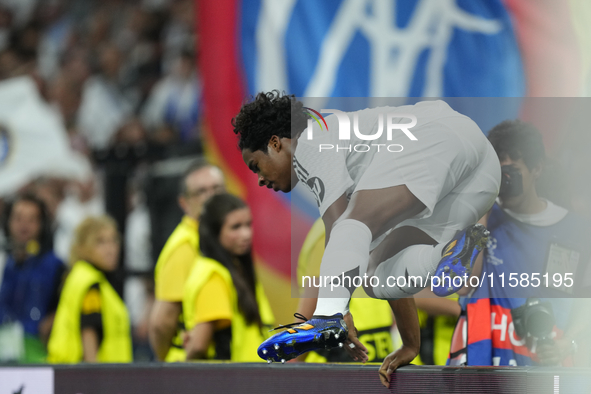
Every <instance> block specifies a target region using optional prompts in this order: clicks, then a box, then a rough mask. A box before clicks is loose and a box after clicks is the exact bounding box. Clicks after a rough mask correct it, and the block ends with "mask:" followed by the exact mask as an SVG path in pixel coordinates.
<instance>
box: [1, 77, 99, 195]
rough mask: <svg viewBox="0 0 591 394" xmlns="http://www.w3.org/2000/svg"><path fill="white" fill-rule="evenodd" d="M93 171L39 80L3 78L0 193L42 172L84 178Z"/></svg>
mask: <svg viewBox="0 0 591 394" xmlns="http://www.w3.org/2000/svg"><path fill="white" fill-rule="evenodd" d="M89 173H90V165H89V163H88V160H87V159H86V158H85V157H84V156H83V155H81V154H79V153H77V152H75V151H73V150H72V149H71V147H70V144H69V140H68V136H67V132H66V129H65V127H64V125H63V123H62V121H61V118H60V117H59V116H58V115H57V114H56V113H55V112H54V111H53V110H52V108H51V107H50V106H49V105H48V104H47V103H46V102H44V101H43V99H42V98H41V97H40V96H39V93H38V91H37V87H36V86H35V82H34V81H33V80H32V79H31V78H29V77H19V78H13V79H9V80H7V81H2V82H0V196H3V195H7V194H11V193H14V192H15V191H16V190H17V189H18V188H20V187H21V186H23V185H25V184H27V183H28V182H30V181H31V180H33V179H35V178H37V177H39V176H51V177H59V178H66V179H78V180H83V179H85V178H86V177H87V176H88V174H89Z"/></svg>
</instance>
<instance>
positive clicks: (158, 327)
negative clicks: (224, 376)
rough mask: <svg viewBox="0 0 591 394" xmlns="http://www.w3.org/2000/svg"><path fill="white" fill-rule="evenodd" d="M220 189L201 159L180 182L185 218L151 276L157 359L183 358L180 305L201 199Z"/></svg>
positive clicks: (214, 171) (214, 172)
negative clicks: (153, 293) (153, 282)
mask: <svg viewBox="0 0 591 394" xmlns="http://www.w3.org/2000/svg"><path fill="white" fill-rule="evenodd" d="M224 189H225V188H224V177H223V174H222V172H221V171H220V170H219V168H217V167H214V166H212V165H210V164H208V163H207V162H206V161H205V160H197V161H195V162H194V163H192V164H191V165H190V166H189V168H188V169H187V171H186V172H185V174H184V176H183V178H182V180H181V187H180V194H179V205H180V206H181V208H182V210H183V211H184V213H185V216H184V217H183V219H182V221H181V222H180V223H179V225H178V226H177V228H176V229H175V230H174V232H173V233H172V234H171V235H170V238H169V239H168V241H167V242H166V244H165V245H164V248H163V249H162V252H161V253H160V257H158V261H157V263H156V269H155V273H154V280H155V283H156V289H155V293H156V294H155V297H156V301H155V302H154V307H153V309H152V313H151V317H150V343H151V345H152V349H153V350H154V353H155V355H156V357H157V359H159V360H166V361H184V360H185V359H186V356H185V353H184V351H183V348H182V346H183V343H182V338H181V332H182V330H184V325H183V323H182V304H181V303H182V300H183V289H184V286H185V282H186V280H187V277H188V276H189V272H190V271H191V268H192V267H193V263H194V262H195V258H196V257H197V252H198V250H199V236H198V233H197V227H198V224H197V219H198V218H199V215H200V214H201V208H202V206H203V203H204V202H205V200H207V198H208V197H210V196H211V195H213V194H215V193H219V192H222V191H224ZM179 318H180V320H179Z"/></svg>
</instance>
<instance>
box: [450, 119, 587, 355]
mask: <svg viewBox="0 0 591 394" xmlns="http://www.w3.org/2000/svg"><path fill="white" fill-rule="evenodd" d="M488 138H489V140H490V142H491V143H492V145H493V147H494V148H495V151H496V152H497V155H498V156H499V160H500V162H501V169H502V184H501V190H500V193H499V199H498V200H497V204H495V205H494V206H493V208H492V209H491V210H490V211H489V212H488V214H487V215H486V216H485V217H484V218H483V219H482V220H481V223H483V224H485V225H486V226H487V228H488V229H489V231H490V233H491V236H490V238H489V241H488V247H487V249H486V250H485V253H483V257H482V258H481V259H482V260H481V262H478V261H477V263H476V267H475V270H474V272H473V275H477V276H478V275H481V273H482V276H481V278H480V279H481V280H484V281H485V282H486V280H487V279H488V278H489V277H490V276H491V275H492V276H494V277H495V278H496V279H497V281H496V282H495V283H494V286H493V285H491V283H490V282H488V285H485V286H482V287H476V288H475V289H473V290H471V291H470V294H469V296H467V297H464V298H462V299H461V300H460V304H461V306H462V316H461V317H460V320H459V321H458V325H457V326H456V330H455V333H454V337H453V339H452V347H451V352H450V359H449V361H448V363H449V364H451V365H493V366H498V365H510V366H518V365H519V366H526V365H554V366H556V365H562V366H570V365H573V363H574V364H575V365H577V366H580V364H581V356H584V355H583V354H582V353H584V352H581V349H580V347H581V346H580V345H581V343H583V342H584V341H585V337H586V335H584V334H585V332H584V330H587V324H586V323H585V322H584V321H583V320H584V318H585V317H584V313H580V311H581V310H584V309H582V308H583V307H584V306H582V305H583V304H584V303H585V302H586V301H585V300H580V299H578V300H575V299H572V298H561V297H564V296H565V295H566V296H569V295H568V294H565V293H560V292H561V291H563V290H555V291H554V293H552V295H553V296H554V295H556V296H557V297H556V298H551V299H538V298H534V297H536V296H537V295H539V294H542V291H544V290H542V289H543V286H540V287H538V288H534V287H527V286H524V285H523V284H522V285H520V286H521V287H520V288H511V287H510V286H509V285H508V283H507V281H505V283H504V286H502V285H501V283H500V282H499V281H498V278H499V277H501V276H502V275H504V277H505V278H509V277H510V275H512V274H513V275H517V276H519V277H521V275H522V274H524V273H525V274H527V275H530V276H531V274H533V273H539V274H540V275H544V273H546V272H557V271H558V267H556V264H557V263H556V262H557V261H560V260H561V257H563V256H565V255H566V256H567V259H568V260H569V261H570V263H569V268H568V271H569V272H570V271H571V270H572V271H573V272H570V273H571V275H572V276H573V277H575V278H576V276H577V273H578V274H579V275H580V274H581V273H583V272H584V267H585V264H586V263H587V262H588V261H589V247H588V240H586V239H585V238H586V237H587V234H588V226H586V225H585V224H584V223H583V222H582V220H579V219H578V218H577V217H576V216H575V215H574V214H572V213H569V212H568V211H567V210H566V209H565V208H562V207H560V206H558V205H556V204H554V203H552V202H551V201H548V200H546V199H544V198H541V197H540V196H539V195H538V193H537V191H536V181H537V180H538V178H539V177H540V175H541V173H542V170H543V165H544V161H545V151H544V145H543V141H542V136H541V134H540V133H539V131H538V130H537V129H536V128H535V127H534V126H532V125H530V124H527V123H524V122H522V121H519V120H515V121H505V122H503V123H501V124H499V125H497V126H496V127H494V128H493V129H492V130H491V131H490V133H489V136H488ZM585 230H587V231H585ZM565 273H566V271H565ZM550 275H551V274H550ZM562 275H563V276H564V274H562ZM493 280H494V279H493ZM570 290H571V289H569V290H568V291H567V293H569V294H572V295H573V296H574V295H576V293H572V292H570ZM516 291H517V292H518V293H516ZM528 292H529V293H528ZM516 294H517V295H520V296H525V297H529V298H509V297H515V295H516ZM548 294H549V293H548V292H546V291H544V295H548ZM579 304H580V305H579ZM577 311H579V313H577Z"/></svg>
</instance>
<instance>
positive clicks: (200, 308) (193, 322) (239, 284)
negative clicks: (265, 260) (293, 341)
mask: <svg viewBox="0 0 591 394" xmlns="http://www.w3.org/2000/svg"><path fill="white" fill-rule="evenodd" d="M199 237H200V240H201V242H200V249H201V253H202V256H199V257H197V261H196V263H195V265H194V268H193V269H192V271H191V274H190V276H189V278H188V279H187V282H186V285H185V293H184V296H183V314H184V318H185V322H186V324H187V336H186V340H185V350H186V352H187V360H193V359H212V358H214V359H222V360H232V361H239V362H246V361H260V359H259V357H258V355H257V347H258V346H259V344H260V343H261V342H262V341H263V340H264V339H266V335H267V334H268V331H269V326H270V325H271V324H273V314H272V312H271V307H270V305H269V301H268V300H267V297H266V296H265V293H264V291H263V288H262V286H261V285H260V283H259V282H258V281H257V278H256V274H255V271H254V262H253V259H252V251H251V247H252V217H251V214H250V209H249V208H248V206H247V205H246V203H245V202H244V201H242V200H241V199H239V198H238V197H234V196H232V195H230V194H219V195H216V196H213V197H212V198H211V199H210V200H209V201H208V202H207V203H206V204H205V206H204V209H203V214H202V215H201V217H200V223H199Z"/></svg>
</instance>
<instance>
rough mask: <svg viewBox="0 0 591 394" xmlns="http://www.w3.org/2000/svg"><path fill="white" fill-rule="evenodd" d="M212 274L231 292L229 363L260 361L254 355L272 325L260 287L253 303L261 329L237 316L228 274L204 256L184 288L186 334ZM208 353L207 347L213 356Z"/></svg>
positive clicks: (270, 314) (270, 312)
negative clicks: (204, 287)
mask: <svg viewBox="0 0 591 394" xmlns="http://www.w3.org/2000/svg"><path fill="white" fill-rule="evenodd" d="M213 274H219V275H220V276H221V277H222V279H223V280H224V282H226V283H227V285H228V288H229V289H230V298H231V303H232V319H231V324H232V325H231V330H232V342H231V344H230V352H231V360H232V361H240V362H253V361H263V360H261V359H260V358H259V356H258V355H257V349H258V347H259V345H260V344H261V343H262V342H263V341H264V340H265V339H267V338H268V337H269V333H268V327H270V326H271V325H272V324H273V321H274V318H273V312H272V311H271V306H270V305H269V301H268V300H267V297H266V296H265V292H264V291H263V287H262V285H261V284H260V283H259V282H258V281H257V282H256V284H255V290H256V299H257V303H258V305H259V313H260V315H261V320H262V322H263V327H262V328H261V327H259V326H258V325H256V324H247V322H246V320H244V316H243V315H242V313H240V311H239V309H238V296H239V295H238V294H237V293H236V288H235V287H234V283H233V281H232V276H231V274H230V271H228V269H227V268H226V267H224V266H223V265H222V264H220V263H219V262H217V261H215V260H213V259H210V258H207V257H203V256H198V257H197V259H196V261H195V265H194V266H193V270H192V271H191V274H190V275H189V278H188V279H187V282H186V284H185V294H184V297H183V314H184V320H185V325H186V327H187V330H188V331H189V330H191V329H192V328H193V324H194V320H195V312H196V311H195V303H196V301H197V296H198V295H199V292H200V291H201V289H203V286H204V285H205V284H206V283H207V281H208V280H209V278H211V276H212V275H213ZM211 349H213V346H210V352H209V353H208V355H209V356H210V357H212V356H213V354H212V351H211Z"/></svg>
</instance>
